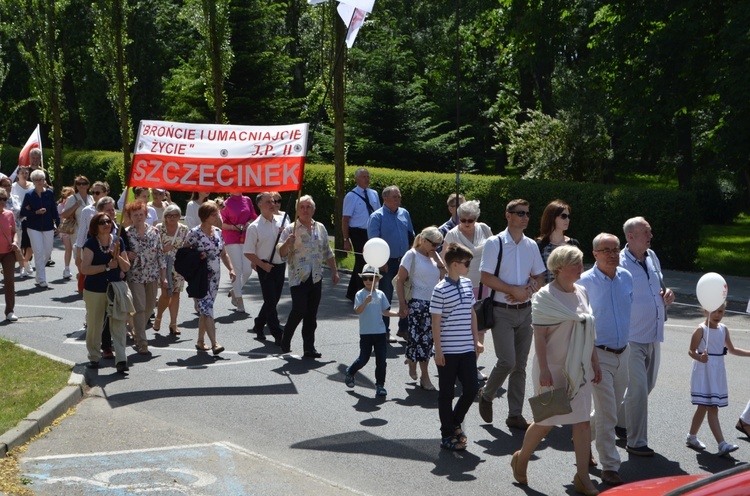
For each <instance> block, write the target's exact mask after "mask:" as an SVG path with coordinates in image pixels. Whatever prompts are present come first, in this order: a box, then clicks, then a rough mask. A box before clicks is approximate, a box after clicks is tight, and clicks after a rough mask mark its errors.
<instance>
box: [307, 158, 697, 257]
mask: <svg viewBox="0 0 750 496" xmlns="http://www.w3.org/2000/svg"><path fill="white" fill-rule="evenodd" d="M355 169H356V168H355V167H348V168H347V171H346V177H347V181H348V182H347V189H351V188H352V187H353V186H354V182H353V179H352V178H353V176H354V170H355ZM369 171H370V175H371V178H372V180H371V183H370V186H371V187H372V188H374V189H376V190H377V191H382V190H383V188H385V187H386V186H390V185H393V184H396V185H398V186H399V188H400V190H401V196H402V198H403V199H402V206H403V207H404V208H406V209H407V210H408V211H409V213H410V215H411V218H412V222H413V224H414V228H415V229H416V230H417V231H419V230H421V229H423V228H424V227H427V226H430V225H437V226H439V225H441V224H442V223H443V222H445V221H446V220H447V218H448V215H449V214H448V210H447V208H446V206H445V202H446V199H447V198H448V195H450V194H451V193H453V192H455V189H456V183H455V175H453V174H439V173H426V172H405V171H396V170H392V169H380V168H369ZM332 185H333V167H332V166H326V165H312V164H308V165H306V166H305V181H304V186H303V190H302V192H303V194H310V195H312V197H313V198H314V199H315V203H316V206H317V207H316V214H315V217H316V219H317V220H318V221H320V222H323V223H324V224H326V226H327V227H328V228H329V229H332V228H333V225H334V222H335V219H334V218H333V206H334V193H333V188H332ZM461 193H462V194H463V195H464V196H465V197H466V198H467V199H475V200H479V201H480V202H481V206H482V216H481V220H482V222H485V223H487V224H489V225H490V227H492V232H494V233H498V232H499V231H501V230H503V229H505V227H506V221H505V206H506V204H507V203H508V202H509V201H510V200H512V199H514V198H524V199H526V200H528V201H529V202H530V204H531V212H532V218H531V222H530V223H529V228H528V229H527V231H526V235H527V236H529V237H532V238H533V237H536V236H537V235H538V233H539V222H540V220H541V214H542V211H543V210H544V207H545V206H546V205H547V203H549V202H550V201H551V200H554V199H556V198H560V199H562V200H564V201H565V202H567V203H568V204H569V205H570V207H571V214H572V217H573V221H572V223H571V227H570V231H569V235H570V236H572V237H574V238H576V239H578V240H579V241H580V242H581V244H582V246H583V247H584V253H586V255H587V259H591V256H590V250H589V249H588V248H589V247H590V246H591V244H590V243H591V240H593V238H594V237H595V236H596V235H597V234H599V233H600V232H610V233H612V234H615V235H616V236H618V237H619V238H620V239H623V233H622V225H623V223H624V222H625V220H627V219H628V218H630V217H635V216H638V215H642V216H644V217H646V219H647V220H648V221H649V223H650V224H651V227H652V229H653V231H654V240H653V247H654V249H655V250H656V251H657V252H658V253H659V258H660V259H661V260H662V263H663V264H664V266H665V267H666V268H670V269H690V268H692V267H693V264H694V262H695V258H696V252H697V249H698V242H699V240H698V237H697V236H685V234H684V230H685V226H690V228H691V229H693V230H696V229H699V228H700V220H699V219H700V216H699V214H698V207H697V205H696V203H695V200H694V198H693V195H691V194H690V193H686V192H680V191H675V190H665V189H651V188H634V187H617V186H605V185H598V184H582V183H575V182H564V181H546V180H524V179H506V178H501V177H490V176H476V175H470V174H465V175H462V176H461ZM623 244H624V242H623Z"/></svg>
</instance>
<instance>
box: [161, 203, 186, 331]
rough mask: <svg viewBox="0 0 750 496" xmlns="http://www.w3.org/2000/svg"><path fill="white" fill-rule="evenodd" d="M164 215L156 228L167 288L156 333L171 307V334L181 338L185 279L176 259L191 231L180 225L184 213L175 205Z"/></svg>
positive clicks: (169, 206) (162, 292) (167, 209)
mask: <svg viewBox="0 0 750 496" xmlns="http://www.w3.org/2000/svg"><path fill="white" fill-rule="evenodd" d="M163 213H164V215H163V222H162V223H161V224H158V225H157V226H156V230H157V231H159V236H160V237H161V245H162V249H163V250H164V258H165V260H166V263H167V286H166V287H164V288H162V290H161V296H160V297H159V301H158V302H157V304H156V318H155V319H154V331H159V330H160V329H161V317H162V315H163V314H164V310H166V309H167V307H169V334H170V335H172V336H179V335H180V334H182V333H181V332H180V329H179V328H178V327H177V314H178V313H179V311H180V293H182V290H183V288H184V287H185V278H184V277H182V276H181V275H180V274H179V273H177V271H176V270H174V259H175V256H176V254H177V250H178V249H179V248H181V247H182V245H184V244H185V238H186V237H187V235H188V232H189V230H188V228H187V226H186V225H185V224H181V223H180V216H181V215H182V211H181V210H180V207H178V206H177V205H175V204H174V203H170V204H169V205H167V207H166V208H165V209H164V212H163Z"/></svg>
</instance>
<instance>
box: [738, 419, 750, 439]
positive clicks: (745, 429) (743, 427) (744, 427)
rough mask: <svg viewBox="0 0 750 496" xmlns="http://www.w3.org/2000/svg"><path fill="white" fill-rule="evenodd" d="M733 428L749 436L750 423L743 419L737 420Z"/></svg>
mask: <svg viewBox="0 0 750 496" xmlns="http://www.w3.org/2000/svg"><path fill="white" fill-rule="evenodd" d="M734 428H735V429H737V430H738V431H740V432H741V433H743V434H744V435H745V436H747V437H750V424H748V423H747V422H745V421H743V420H742V419H738V420H737V424H736V425H735V426H734Z"/></svg>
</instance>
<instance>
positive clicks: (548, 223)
mask: <svg viewBox="0 0 750 496" xmlns="http://www.w3.org/2000/svg"><path fill="white" fill-rule="evenodd" d="M569 226H570V205H568V204H567V203H565V202H564V201H562V200H552V201H551V202H549V204H548V205H547V206H546V207H545V208H544V212H543V213H542V225H541V227H540V229H539V237H538V238H537V239H536V244H537V245H539V253H541V254H542V260H544V267H545V268H546V267H547V259H548V258H549V254H550V253H552V250H554V249H555V248H557V247H558V246H562V245H573V246H575V247H576V248H578V249H579V250H580V249H581V244H580V243H579V242H578V240H577V239H573V238H569V237H568V236H566V235H565V231H567V230H568V227H569ZM554 279H555V275H554V274H553V273H552V272H550V271H549V270H548V271H547V272H546V273H545V274H544V283H545V284H547V283H550V282H552V281H553V280H554Z"/></svg>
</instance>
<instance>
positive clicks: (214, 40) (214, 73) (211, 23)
mask: <svg viewBox="0 0 750 496" xmlns="http://www.w3.org/2000/svg"><path fill="white" fill-rule="evenodd" d="M203 15H204V16H206V20H207V21H208V43H209V50H210V52H211V80H212V81H211V83H212V86H213V100H214V102H213V104H214V121H215V122H216V124H223V123H224V75H223V72H222V69H221V44H220V42H219V34H218V33H217V28H216V2H214V1H213V0H203Z"/></svg>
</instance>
